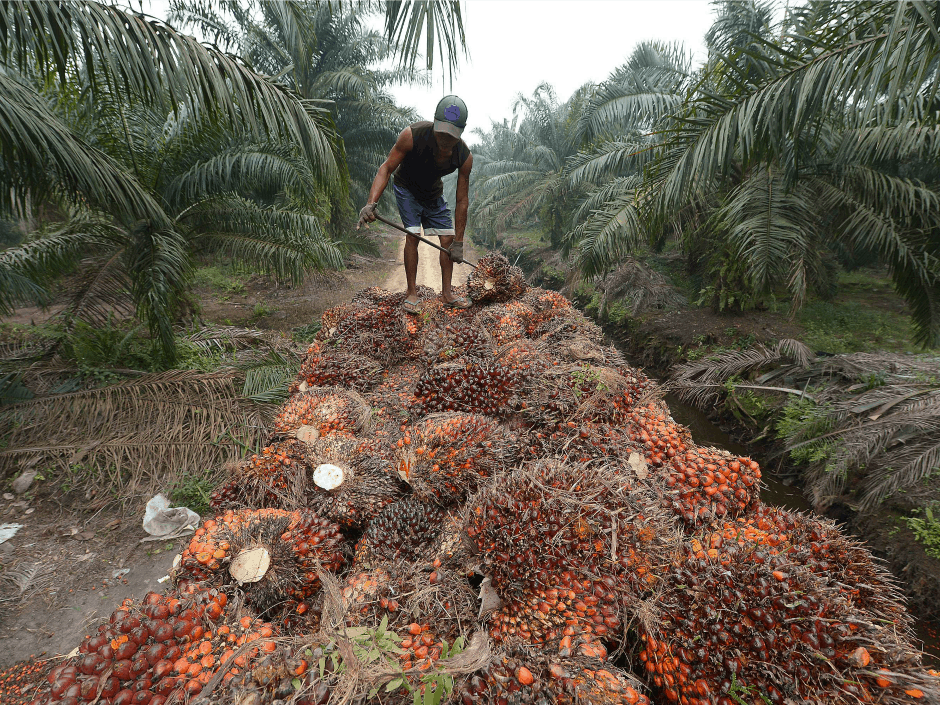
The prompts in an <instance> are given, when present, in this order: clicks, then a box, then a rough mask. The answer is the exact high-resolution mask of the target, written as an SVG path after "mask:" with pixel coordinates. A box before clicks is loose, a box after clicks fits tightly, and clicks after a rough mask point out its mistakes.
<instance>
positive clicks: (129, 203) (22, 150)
mask: <svg viewBox="0 0 940 705" xmlns="http://www.w3.org/2000/svg"><path fill="white" fill-rule="evenodd" d="M49 5H50V6H51V3H49ZM10 7H12V6H11V5H4V6H3V8H4V9H3V11H5V10H8V9H9V8H10ZM0 17H2V11H0ZM0 36H2V35H0ZM0 159H2V161H3V169H2V170H0V185H2V186H3V188H0V203H2V204H3V205H5V206H7V207H10V206H11V205H12V204H11V202H10V198H11V196H13V195H14V194H16V193H19V192H22V191H23V190H24V189H44V190H45V191H47V192H48V191H61V192H62V193H63V195H66V196H68V197H69V198H70V200H71V201H72V202H73V203H90V204H92V205H94V206H97V207H98V208H99V209H100V210H102V211H105V212H109V213H112V214H114V215H115V217H117V218H119V219H121V220H122V221H123V222H124V223H125V224H130V223H133V222H135V221H137V220H139V219H141V218H146V219H149V220H150V221H152V222H153V223H154V224H155V225H156V226H157V227H166V226H168V225H169V222H170V221H169V218H168V217H167V215H166V213H164V211H163V209H162V208H160V206H159V205H158V204H157V202H156V201H155V200H154V199H153V198H152V197H151V195H150V194H149V193H147V191H146V190H145V189H143V188H142V187H141V186H140V184H139V183H138V182H137V181H136V179H135V178H134V177H132V176H131V175H130V174H128V173H127V172H126V171H125V170H124V169H123V168H122V167H121V165H119V164H117V163H116V162H115V161H114V160H113V159H111V158H110V157H109V156H107V155H106V154H104V153H103V152H101V151H99V150H97V149H94V148H92V147H90V146H88V145H87V144H85V143H83V142H82V141H81V140H79V139H77V138H76V137H75V136H74V135H73V134H72V133H71V131H70V130H69V129H68V127H67V126H66V125H65V124H64V123H63V122H62V121H61V120H60V119H59V117H58V116H56V115H55V114H54V113H52V111H51V110H50V109H49V107H48V105H47V104H46V103H45V101H44V100H43V99H42V98H41V97H40V96H39V95H38V94H37V93H35V92H34V91H32V90H30V89H29V88H27V87H26V86H24V85H23V84H22V83H20V82H19V81H18V80H16V79H15V78H13V77H12V76H11V75H10V74H8V73H6V72H5V71H2V70H0Z"/></svg>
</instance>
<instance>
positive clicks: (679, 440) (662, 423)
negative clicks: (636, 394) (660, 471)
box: [624, 400, 693, 468]
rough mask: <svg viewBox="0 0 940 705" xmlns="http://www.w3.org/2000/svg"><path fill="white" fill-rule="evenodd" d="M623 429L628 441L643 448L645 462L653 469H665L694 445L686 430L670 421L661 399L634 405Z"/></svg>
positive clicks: (670, 418) (667, 410)
mask: <svg viewBox="0 0 940 705" xmlns="http://www.w3.org/2000/svg"><path fill="white" fill-rule="evenodd" d="M624 426H625V427H626V428H627V429H628V431H629V433H630V438H631V439H632V440H633V441H634V442H635V443H638V444H640V446H641V447H643V448H644V456H645V458H646V461H647V462H648V463H649V464H650V465H652V466H653V467H654V468H662V467H664V466H665V465H666V464H667V463H669V461H670V460H671V459H672V458H675V457H676V456H678V455H681V454H683V453H685V451H686V450H688V448H689V447H691V446H692V445H693V442H692V436H691V434H690V433H689V430H688V429H687V428H686V427H685V426H682V425H681V424H677V423H676V422H675V421H673V419H672V416H671V415H670V413H669V407H667V406H666V404H665V402H663V401H662V400H657V401H654V402H650V403H647V404H640V405H636V406H634V407H633V409H631V410H630V412H629V413H628V414H627V415H626V419H625V420H624Z"/></svg>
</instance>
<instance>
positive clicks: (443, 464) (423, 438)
mask: <svg viewBox="0 0 940 705" xmlns="http://www.w3.org/2000/svg"><path fill="white" fill-rule="evenodd" d="M404 434H405V435H404V436H403V437H402V438H401V439H399V441H398V442H397V445H398V454H397V457H396V468H397V471H398V474H399V476H400V477H402V478H403V479H404V480H405V481H406V482H407V483H408V484H409V485H411V487H412V489H413V491H414V492H415V494H416V495H417V496H418V497H420V498H422V499H426V500H429V501H437V502H440V503H443V504H450V503H453V502H459V501H462V500H463V499H464V498H465V497H466V495H467V494H468V493H469V492H474V491H476V488H477V485H478V484H479V483H480V482H481V481H482V480H483V479H485V478H487V477H490V476H491V475H493V474H494V473H495V472H497V471H499V470H502V469H504V468H505V467H506V465H507V463H508V462H510V461H511V460H512V459H513V450H514V447H515V445H516V439H515V436H514V435H513V434H512V433H511V432H510V431H509V430H508V429H506V427H505V426H503V425H501V424H499V422H497V421H496V420H495V419H491V418H487V417H485V416H480V415H477V414H462V413H444V414H434V415H432V416H428V417H425V418H424V419H422V420H421V421H419V422H418V423H416V424H414V425H412V426H409V427H407V428H406V429H405V432H404Z"/></svg>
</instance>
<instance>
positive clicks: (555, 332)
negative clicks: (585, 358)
mask: <svg viewBox="0 0 940 705" xmlns="http://www.w3.org/2000/svg"><path fill="white" fill-rule="evenodd" d="M526 332H527V333H528V335H529V337H530V338H532V339H533V340H540V341H542V342H543V343H545V344H546V345H549V346H551V347H552V348H555V349H557V350H564V349H565V348H567V347H569V346H570V345H571V343H572V342H575V341H584V340H587V341H590V342H591V343H592V344H594V345H600V344H601V343H602V342H603V340H604V331H602V330H601V329H600V326H598V325H597V324H596V323H594V322H593V321H591V320H590V319H588V318H586V317H585V316H584V314H583V313H581V312H580V311H578V310H573V311H572V312H570V313H567V314H565V315H563V316H557V317H555V318H552V319H549V320H547V321H545V322H544V323H542V324H540V325H537V326H535V327H532V326H529V327H527V329H526Z"/></svg>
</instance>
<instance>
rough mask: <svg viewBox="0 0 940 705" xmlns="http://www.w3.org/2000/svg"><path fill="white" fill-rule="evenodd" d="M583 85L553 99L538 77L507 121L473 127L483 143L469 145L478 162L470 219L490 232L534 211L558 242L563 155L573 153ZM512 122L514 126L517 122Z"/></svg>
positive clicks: (551, 91)
mask: <svg viewBox="0 0 940 705" xmlns="http://www.w3.org/2000/svg"><path fill="white" fill-rule="evenodd" d="M587 91H588V88H587V87H582V88H581V89H579V90H578V91H576V92H575V94H574V95H573V96H572V97H571V98H570V99H569V100H568V101H567V102H565V103H558V100H557V99H556V97H555V91H554V89H553V88H552V87H551V85H549V84H547V83H542V84H541V85H539V86H538V87H537V88H536V89H535V90H534V91H533V92H532V95H531V96H529V97H526V96H524V95H522V94H519V96H518V97H517V98H516V100H515V102H514V103H513V113H514V115H513V122H512V124H511V125H509V124H508V123H503V124H502V125H498V124H493V125H492V126H491V128H490V131H489V133H485V132H478V134H479V136H480V137H481V138H482V141H483V144H482V145H481V148H480V149H477V150H474V159H475V160H477V159H478V157H477V155H478V154H479V159H478V163H479V166H476V165H475V166H476V168H475V169H474V173H475V174H476V176H475V179H474V184H473V189H474V198H472V199H471V202H472V203H474V212H475V215H474V220H475V222H478V223H480V225H481V227H482V229H483V230H484V231H486V230H489V231H490V232H496V231H498V230H499V229H501V228H504V227H506V226H507V225H508V224H510V223H511V222H513V221H516V222H518V221H519V220H524V219H526V218H530V217H532V216H533V215H536V214H540V215H541V216H542V217H543V218H544V219H546V220H547V221H548V228H549V235H550V238H551V239H552V241H553V243H555V244H558V243H559V242H560V240H559V238H560V236H561V234H562V233H563V232H564V230H565V224H566V220H565V219H566V215H567V213H566V200H565V198H566V195H567V190H566V182H565V179H564V177H563V170H564V165H565V160H566V159H567V158H568V157H569V156H571V155H572V154H574V153H575V150H576V141H575V140H576V139H577V130H576V126H577V116H578V114H579V109H580V105H581V102H582V100H583V99H584V96H585V95H586V94H587ZM517 125H518V127H517Z"/></svg>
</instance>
